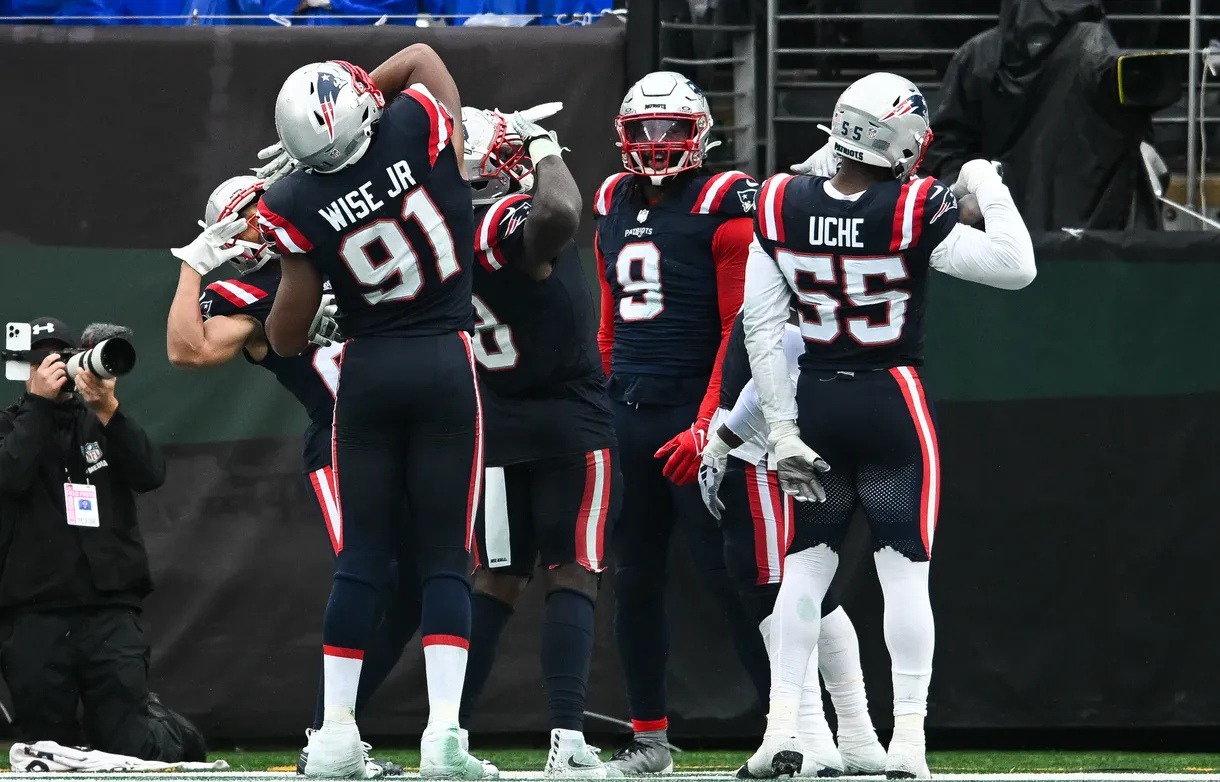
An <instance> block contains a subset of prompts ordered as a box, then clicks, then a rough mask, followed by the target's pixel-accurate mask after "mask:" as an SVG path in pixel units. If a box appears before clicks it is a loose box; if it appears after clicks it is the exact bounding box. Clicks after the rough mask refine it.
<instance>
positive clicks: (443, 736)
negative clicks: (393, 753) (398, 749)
mask: <svg viewBox="0 0 1220 782" xmlns="http://www.w3.org/2000/svg"><path fill="white" fill-rule="evenodd" d="M462 738H463V737H462V731H461V730H460V729H459V728H458V727H457V726H456V725H453V726H450V727H432V726H428V727H427V728H425V729H424V735H423V738H422V740H421V741H420V744H419V776H420V778H421V779H470V780H473V779H499V777H500V770H499V769H498V768H496V767H495V766H494V765H492V764H491V763H488V762H486V761H483V760H479V759H478V758H476V757H474V756H472V755H471V754H470V752H469V751H467V750H465V749H463V748H462ZM469 740H470V739H469V736H467V737H466V741H467V742H469Z"/></svg>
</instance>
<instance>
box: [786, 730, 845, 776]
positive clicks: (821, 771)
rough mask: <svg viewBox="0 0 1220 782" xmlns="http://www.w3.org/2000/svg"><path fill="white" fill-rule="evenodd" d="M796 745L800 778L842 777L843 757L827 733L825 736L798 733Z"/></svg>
mask: <svg viewBox="0 0 1220 782" xmlns="http://www.w3.org/2000/svg"><path fill="white" fill-rule="evenodd" d="M796 740H797V744H798V745H800V748H801V754H802V755H803V756H804V757H803V758H802V760H801V770H800V772H799V776H802V777H837V776H842V775H843V756H842V755H840V754H839V748H838V747H836V746H835V742H834V739H833V738H831V736H830V733H829V731H827V733H826V734H825V735H810V734H806V733H798V734H797V737H796Z"/></svg>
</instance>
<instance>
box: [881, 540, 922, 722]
mask: <svg viewBox="0 0 1220 782" xmlns="http://www.w3.org/2000/svg"><path fill="white" fill-rule="evenodd" d="M873 559H874V560H875V561H876V563H877V578H878V579H879V580H880V581H881V592H882V594H883V595H884V596H885V620H884V625H885V645H886V647H888V648H889V650H890V660H892V661H893V671H894V674H893V675H894V716H895V717H898V716H901V715H918V716H919V717H920V720H919V725H920V727H919V731H920V735H921V736H922V735H923V719H922V718H923V717H924V716H925V715H926V714H927V713H928V685H929V684H930V683H931V682H932V654H933V651H934V650H935V647H936V627H935V624H934V622H933V620H932V602H931V600H930V599H929V597H928V563H927V562H912V561H910V560H909V559H907V558H906V557H904V556H902V555H901V554H899V553H898V552H897V551H894V550H893V549H890V548H884V549H882V550H881V551H878V552H877V553H876V554H874V555H873ZM895 724H897V723H895ZM895 730H897V727H895Z"/></svg>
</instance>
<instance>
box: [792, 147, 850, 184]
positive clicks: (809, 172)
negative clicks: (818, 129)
mask: <svg viewBox="0 0 1220 782" xmlns="http://www.w3.org/2000/svg"><path fill="white" fill-rule="evenodd" d="M834 149H835V147H834V144H833V143H832V142H830V141H827V142H826V145H825V146H823V147H822V148H821V149H819V150H818V151H817V152H814V153H813V154H812V155H810V156H809V157H807V158H805V160H804V162H801V163H797V164H795V165H793V166H792V167H791V168H792V172H793V173H795V174H804V175H805V176H834V175H835V174H837V173H838V172H839V156H838V155H836V154H835V152H834Z"/></svg>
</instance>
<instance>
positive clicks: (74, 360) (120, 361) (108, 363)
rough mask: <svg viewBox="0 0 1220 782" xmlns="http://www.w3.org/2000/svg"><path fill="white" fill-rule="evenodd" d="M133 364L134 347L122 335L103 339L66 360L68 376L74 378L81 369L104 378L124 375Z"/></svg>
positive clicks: (134, 357)
mask: <svg viewBox="0 0 1220 782" xmlns="http://www.w3.org/2000/svg"><path fill="white" fill-rule="evenodd" d="M135 365H136V349H135V348H133V347H132V346H131V343H130V342H128V341H127V340H125V339H123V338H122V337H112V338H111V339H104V340H102V341H101V342H99V343H97V344H96V345H94V346H93V347H91V348H89V349H88V350H84V351H81V352H80V353H77V354H76V355H74V356H72V357H71V358H69V359H68V361H67V368H68V377H70V378H72V379H74V380H75V379H76V375H77V373H79V372H80V371H81V370H82V369H87V370H89V371H90V372H92V373H93V374H95V375H97V376H98V377H100V378H103V379H106V378H112V377H121V376H123V375H126V374H127V373H128V372H130V371H131V370H132V369H133V368H135Z"/></svg>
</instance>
